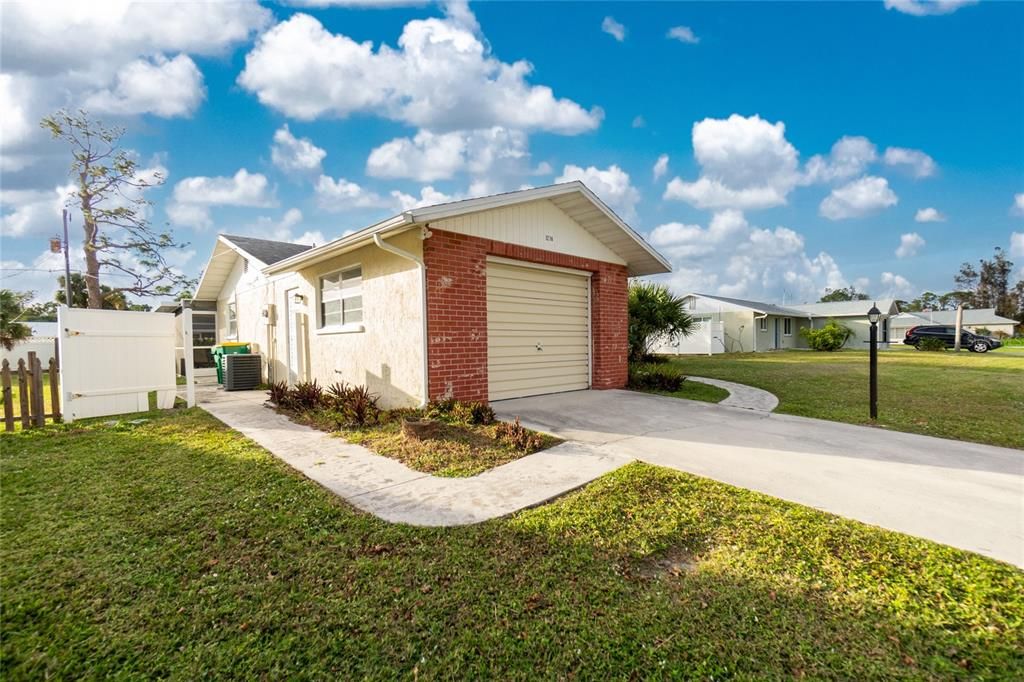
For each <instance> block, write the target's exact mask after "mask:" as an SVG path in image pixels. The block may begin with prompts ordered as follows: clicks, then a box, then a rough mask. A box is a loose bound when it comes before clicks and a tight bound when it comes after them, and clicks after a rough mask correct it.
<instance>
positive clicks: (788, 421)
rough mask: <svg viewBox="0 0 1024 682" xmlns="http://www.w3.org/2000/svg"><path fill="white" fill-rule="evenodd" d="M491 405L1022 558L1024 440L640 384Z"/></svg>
mask: <svg viewBox="0 0 1024 682" xmlns="http://www.w3.org/2000/svg"><path fill="white" fill-rule="evenodd" d="M494 408H495V410H496V411H497V412H498V415H499V417H500V418H502V419H511V418H514V417H516V416H518V417H520V418H521V420H522V422H523V423H524V424H525V425H527V426H530V427H532V428H535V429H538V430H541V431H546V432H548V433H552V434H555V435H557V436H560V437H561V438H565V439H567V440H574V441H579V442H581V443H585V444H588V445H589V446H591V447H592V448H594V450H595V454H597V453H601V454H614V455H618V456H628V457H635V458H636V459H639V460H641V461H644V462H649V463H651V464H658V465H661V466H666V467H671V468H673V469H679V470H680V471H686V472H689V473H692V474H697V475H699V476H706V477H708V478H713V479H715V480H718V481H722V482H725V483H730V484H732V485H736V486H740V487H743V488H748V489H750V490H757V491H760V492H763V493H767V494H769V495H773V496H775V497H780V498H783V499H786V500H791V501H793V502H799V503H800V504H805V505H808V506H811V507H815V508H817V509H822V510H825V511H829V512H832V513H834V514H838V515H840V516H845V517H848V518H852V519H857V520H859V521H863V522H865V523H869V524H873V525H876V526H881V527H883V528H889V529H891V530H896V531H900V532H903V533H909V534H911V535H917V536H919V537H923V538H928V539H931V540H935V541H937V542H942V543H945V544H948V545H952V546H954V547H959V548H961V549H966V550H970V551H973V552H978V553H980V554H984V555H987V556H990V557H994V558H996V559H1001V560H1002V561H1007V562H1009V563H1012V564H1015V565H1017V566H1020V567H1024V450H1013V449H1009V448H999V447H993V446H988V445H977V444H974V443H964V442H960V441H952V440H945V439H942V438H931V437H928V436H918V435H914V434H907V433H898V432H894V431H886V430H883V429H877V428H870V427H864V426H853V425H848V424H839V423H836V422H828V421H821V420H818V419H806V418H803V417H792V416H787V415H780V414H765V413H757V412H752V411H749V410H740V409H735V408H729V407H722V406H720V405H713V404H708V403H699V402H694V401H689V400H679V399H676V398H667V397H662V396H653V395H647V394H642V393H634V392H632V391H577V392H573V393H561V394H556V395H548V396H539V397H534V398H518V399H515V400H504V401H500V402H496V403H494Z"/></svg>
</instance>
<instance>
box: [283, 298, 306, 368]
mask: <svg viewBox="0 0 1024 682" xmlns="http://www.w3.org/2000/svg"><path fill="white" fill-rule="evenodd" d="M297 291H298V289H288V290H287V291H286V292H284V317H285V321H286V322H285V323H286V324H287V325H288V336H287V342H286V345H287V346H288V348H287V351H288V352H287V359H288V385H289V386H294V385H295V383H296V382H297V381H298V380H299V368H300V364H299V361H300V359H301V355H300V353H301V347H300V342H301V338H302V337H300V336H299V323H298V314H297V311H296V310H295V304H294V303H293V301H294V299H295V293H296V292H297Z"/></svg>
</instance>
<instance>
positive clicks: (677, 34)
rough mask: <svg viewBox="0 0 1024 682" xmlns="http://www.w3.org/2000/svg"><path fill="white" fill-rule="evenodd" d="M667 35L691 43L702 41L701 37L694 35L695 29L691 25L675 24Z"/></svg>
mask: <svg viewBox="0 0 1024 682" xmlns="http://www.w3.org/2000/svg"><path fill="white" fill-rule="evenodd" d="M666 37H668V38H671V39H672V40H678V41H679V42H681V43H688V44H690V45H696V44H697V43H699V42H700V38H698V37H697V36H695V35H694V33H693V29H692V28H690V27H689V26H673V27H672V28H670V29H669V30H668V34H667V35H666Z"/></svg>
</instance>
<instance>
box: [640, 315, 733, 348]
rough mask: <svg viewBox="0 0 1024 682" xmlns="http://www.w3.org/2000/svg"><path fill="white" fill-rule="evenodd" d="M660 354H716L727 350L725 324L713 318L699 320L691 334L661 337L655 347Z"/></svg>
mask: <svg viewBox="0 0 1024 682" xmlns="http://www.w3.org/2000/svg"><path fill="white" fill-rule="evenodd" d="M654 352H655V353H657V354H659V355H714V354H716V353H724V352H725V326H724V324H723V323H721V322H714V321H712V320H697V321H696V324H694V329H693V332H692V333H691V334H690V335H689V336H682V335H676V336H671V337H668V336H666V337H665V338H663V339H661V340H660V341H659V342H658V343H657V344H656V345H655V347H654Z"/></svg>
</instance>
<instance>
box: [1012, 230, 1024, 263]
mask: <svg viewBox="0 0 1024 682" xmlns="http://www.w3.org/2000/svg"><path fill="white" fill-rule="evenodd" d="M1010 255H1011V256H1013V257H1014V258H1024V232H1011V233H1010Z"/></svg>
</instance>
